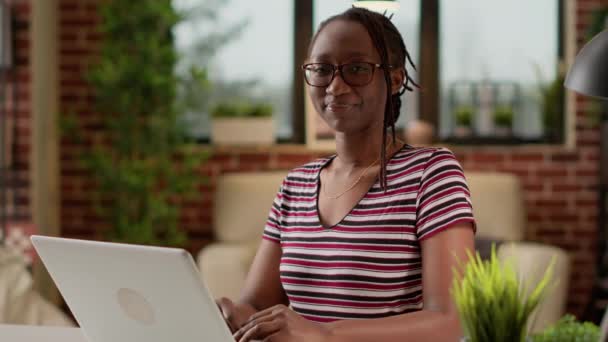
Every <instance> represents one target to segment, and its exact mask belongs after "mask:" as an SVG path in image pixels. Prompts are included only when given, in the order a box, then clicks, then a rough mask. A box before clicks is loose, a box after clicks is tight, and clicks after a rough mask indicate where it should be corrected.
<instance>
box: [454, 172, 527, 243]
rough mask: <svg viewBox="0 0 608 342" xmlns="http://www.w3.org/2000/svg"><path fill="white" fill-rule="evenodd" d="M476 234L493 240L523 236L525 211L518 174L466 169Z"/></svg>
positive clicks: (515, 239) (511, 239)
mask: <svg viewBox="0 0 608 342" xmlns="http://www.w3.org/2000/svg"><path fill="white" fill-rule="evenodd" d="M465 176H466V179H467V183H468V184H469V189H470V191H471V201H472V202H473V215H475V221H476V223H477V235H478V236H481V237H484V238H487V239H494V240H504V241H519V240H522V239H523V238H524V233H525V229H526V211H525V207H524V197H523V193H522V189H521V185H520V182H519V179H518V178H517V176H515V175H513V174H508V173H498V172H466V171H465Z"/></svg>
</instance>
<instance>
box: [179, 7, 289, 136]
mask: <svg viewBox="0 0 608 342" xmlns="http://www.w3.org/2000/svg"><path fill="white" fill-rule="evenodd" d="M173 3H174V6H175V8H176V9H177V10H178V11H180V12H185V13H189V17H188V19H187V20H185V21H184V22H182V23H180V25H178V27H176V29H175V37H176V46H177V50H178V52H179V53H180V62H179V65H178V71H177V72H178V73H183V72H184V71H185V70H187V69H188V68H189V66H190V65H197V66H199V67H202V68H205V69H206V71H207V74H208V79H209V81H210V86H209V87H208V88H207V89H206V90H203V91H201V95H200V97H199V99H198V100H197V104H196V106H195V109H193V110H191V111H190V112H189V113H188V114H187V115H186V117H185V118H184V119H185V121H186V123H187V127H189V132H190V134H191V135H192V136H193V137H195V138H197V139H199V140H201V141H206V140H208V139H209V134H210V132H209V130H210V122H209V113H210V111H211V110H212V108H213V107H214V106H215V105H217V104H218V103H222V102H227V101H228V102H234V101H243V102H264V103H269V104H271V105H272V107H273V115H274V118H275V120H276V123H277V138H289V137H290V136H291V135H292V133H293V132H292V125H291V122H292V117H293V108H292V107H293V106H292V83H293V69H294V67H293V59H294V58H293V26H294V24H293V12H294V9H293V2H292V1H285V0H265V1H264V2H263V4H262V3H260V2H256V1H249V0H229V1H222V0H207V1H201V0H174V1H173ZM269 9H272V10H269Z"/></svg>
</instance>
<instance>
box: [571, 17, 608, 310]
mask: <svg viewBox="0 0 608 342" xmlns="http://www.w3.org/2000/svg"><path fill="white" fill-rule="evenodd" d="M564 85H565V86H566V88H568V89H571V90H574V91H576V92H577V93H580V94H583V95H587V96H592V97H596V98H600V99H602V100H603V101H604V106H602V107H603V110H602V119H601V123H600V125H601V126H600V158H599V163H600V165H599V172H600V174H599V185H598V187H599V189H598V191H599V192H598V200H599V203H598V207H599V213H598V226H597V229H598V231H597V232H598V254H597V261H596V267H597V273H596V282H595V285H594V288H593V294H592V296H591V301H590V303H589V306H588V307H587V310H586V312H585V316H586V319H589V320H593V321H595V322H599V320H600V319H601V316H602V315H603V312H604V309H605V305H602V306H604V308H601V307H599V306H600V305H598V303H597V302H598V301H599V300H602V301H604V300H608V287H607V286H606V280H608V251H607V250H606V247H607V241H606V239H607V238H608V232H607V231H606V230H607V228H608V222H607V221H606V218H607V217H608V215H607V214H608V213H607V208H606V205H607V204H608V203H606V202H607V195H608V194H607V192H608V108H606V103H605V101H606V100H608V29H607V30H604V31H602V32H600V33H599V34H598V35H596V36H595V37H593V39H592V40H591V41H590V42H589V43H587V44H586V45H585V46H583V48H582V49H581V51H580V52H579V54H578V55H577V56H576V58H575V59H574V63H573V64H572V67H571V68H570V70H569V71H568V75H567V76H566V81H565V83H564Z"/></svg>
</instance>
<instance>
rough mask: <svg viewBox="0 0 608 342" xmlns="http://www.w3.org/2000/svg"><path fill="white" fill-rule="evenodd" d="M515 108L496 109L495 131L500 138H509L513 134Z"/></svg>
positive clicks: (494, 115) (500, 107) (503, 107)
mask: <svg viewBox="0 0 608 342" xmlns="http://www.w3.org/2000/svg"><path fill="white" fill-rule="evenodd" d="M513 116H514V113H513V107H511V106H506V105H501V106H497V107H496V108H495V109H494V114H493V119H494V129H495V134H496V136H498V137H509V136H511V135H512V134H513Z"/></svg>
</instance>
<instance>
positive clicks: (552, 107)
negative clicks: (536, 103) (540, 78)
mask: <svg viewBox="0 0 608 342" xmlns="http://www.w3.org/2000/svg"><path fill="white" fill-rule="evenodd" d="M564 80H565V77H564V76H563V75H561V74H558V76H557V77H556V78H555V79H554V80H553V81H551V82H549V83H548V84H540V85H539V89H540V93H541V115H542V122H543V129H544V132H545V137H547V139H548V140H549V141H551V142H559V141H561V140H562V138H563V135H564V109H565V106H564V101H565V94H566V92H565V90H564Z"/></svg>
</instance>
